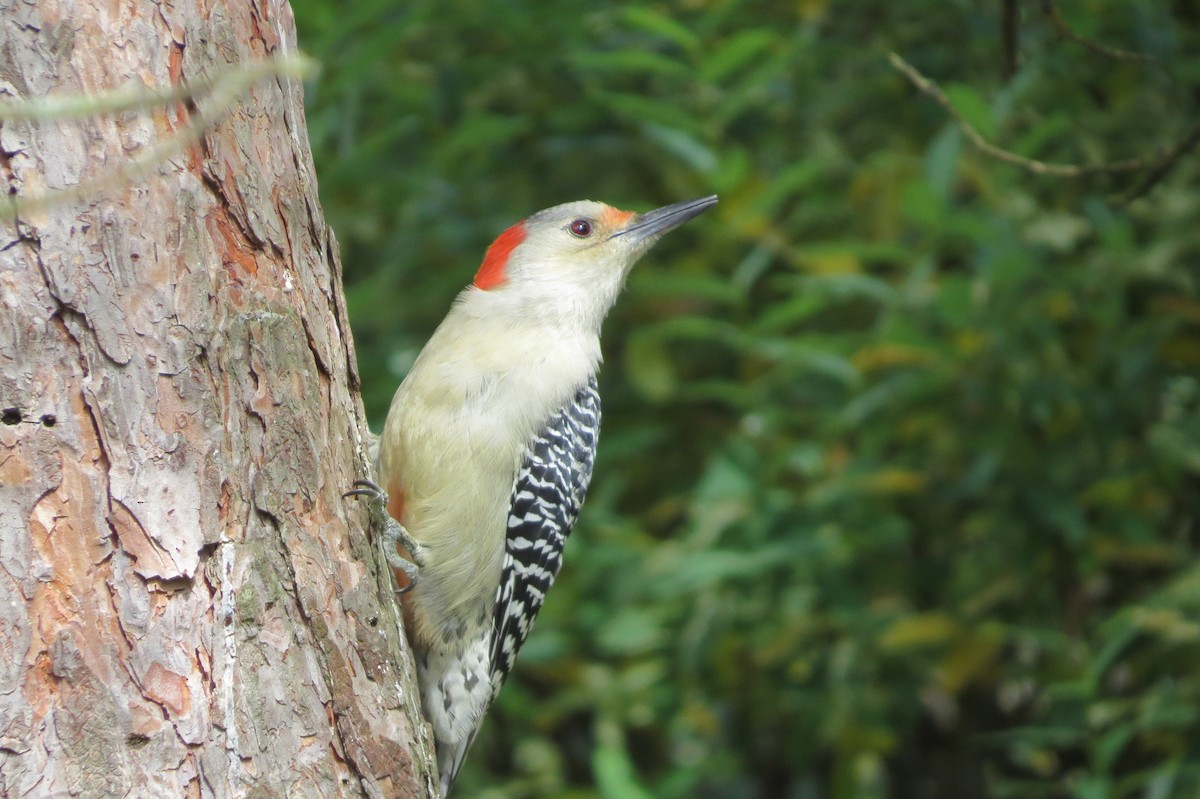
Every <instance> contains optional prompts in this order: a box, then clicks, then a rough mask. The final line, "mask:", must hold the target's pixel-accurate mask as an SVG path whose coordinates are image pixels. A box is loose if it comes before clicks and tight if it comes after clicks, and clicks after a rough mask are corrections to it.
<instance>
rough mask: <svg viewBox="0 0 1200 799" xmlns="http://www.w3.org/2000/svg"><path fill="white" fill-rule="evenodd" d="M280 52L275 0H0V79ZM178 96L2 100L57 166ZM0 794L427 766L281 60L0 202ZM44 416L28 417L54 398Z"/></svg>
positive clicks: (393, 779)
mask: <svg viewBox="0 0 1200 799" xmlns="http://www.w3.org/2000/svg"><path fill="white" fill-rule="evenodd" d="M294 51H295V35H294V27H293V21H292V17H291V11H290V9H289V8H288V7H287V6H286V4H284V3H282V2H281V0H263V1H262V2H258V1H255V2H251V0H227V1H224V2H204V1H203V0H199V1H197V0H176V2H175V3H174V4H167V3H155V2H150V1H149V0H123V1H122V2H117V0H79V2H70V0H36V2H34V1H33V0H27V1H26V2H18V1H15V0H0V96H10V97H25V98H28V97H39V96H43V95H47V94H52V93H68V94H87V93H94V92H98V91H101V90H105V89H112V88H116V87H120V86H123V85H126V84H127V83H128V82H129V81H131V80H134V81H137V82H139V83H141V84H144V85H147V86H165V85H169V84H178V83H179V82H181V81H190V80H195V79H198V78H203V77H205V76H211V75H212V74H214V73H215V72H216V71H219V70H222V69H225V68H227V67H229V66H230V65H233V64H237V63H244V62H247V61H250V60H253V59H261V58H264V57H267V56H269V55H271V54H275V53H280V52H294ZM190 116H191V115H190V112H189V107H188V106H187V105H186V104H184V103H178V104H175V105H173V106H170V107H165V108H159V109H157V110H154V111H152V112H145V113H137V114H133V113H127V114H115V115H110V116H107V117H101V118H90V119H86V120H83V121H78V120H75V121H55V122H46V121H41V122H30V123H16V122H9V123H5V124H4V125H3V126H2V127H0V150H2V151H3V154H2V155H0V180H2V181H3V183H4V185H5V186H6V188H8V189H9V190H10V191H11V192H15V193H19V194H21V195H28V194H32V193H39V192H45V191H54V190H69V189H72V188H73V187H75V186H77V185H79V183H80V181H85V180H89V179H91V178H93V177H95V176H97V175H99V174H101V173H102V172H104V170H106V169H111V168H112V166H113V165H114V164H119V163H121V162H123V161H125V160H127V159H130V158H133V157H136V156H137V155H138V154H139V153H142V152H145V151H146V150H147V148H150V147H153V146H155V144H156V143H158V142H160V141H161V140H162V139H163V138H164V137H166V136H170V135H172V134H173V133H174V132H176V131H178V130H180V129H182V128H183V127H185V126H187V125H188V123H189V118H190ZM0 307H2V310H0V408H2V409H8V411H7V412H6V413H5V414H4V419H3V421H4V422H5V423H4V424H0V796H6V797H7V796H13V797H24V796H63V795H70V796H161V797H175V796H218V797H224V796H289V797H294V796H295V797H300V796H312V797H318V796H320V797H333V796H364V795H365V796H404V797H414V796H425V795H428V794H429V793H431V792H432V790H433V789H432V787H431V785H432V778H433V775H435V773H436V772H435V768H434V766H433V765H432V763H431V760H430V757H429V752H430V744H429V740H428V737H427V733H426V728H425V725H424V724H423V722H422V721H421V715H420V712H419V708H418V706H417V700H416V694H415V692H414V691H412V690H411V686H412V685H413V684H414V683H413V677H412V669H411V664H410V659H409V657H408V654H407V651H406V649H405V644H404V639H403V635H402V632H401V627H400V624H401V622H400V619H399V617H398V614H397V612H396V609H395V602H394V598H393V596H392V595H391V586H390V579H391V578H390V575H389V574H387V573H386V572H384V571H383V570H381V569H380V568H379V565H378V564H379V560H378V557H377V554H376V553H377V550H376V549H375V548H374V547H373V546H372V545H371V544H370V542H369V535H368V521H367V514H366V513H365V512H364V510H363V509H362V507H360V506H359V505H356V504H353V503H348V502H346V501H344V500H343V499H342V498H341V496H340V495H341V492H342V491H344V490H345V489H346V488H347V487H348V486H349V484H350V481H351V480H353V479H354V478H355V477H356V476H360V475H362V474H364V473H365V470H366V465H365V442H364V438H363V436H364V434H365V430H366V427H365V424H364V417H363V412H362V407H361V403H360V402H359V401H358V399H357V394H356V392H355V391H354V389H355V388H356V384H357V375H356V372H355V365H354V364H355V358H354V349H353V344H352V342H351V338H350V331H349V327H348V325H347V319H346V311H345V307H344V304H343V297H342V292H341V268H340V264H339V261H338V253H337V247H336V243H335V241H334V238H333V235H332V233H331V232H330V231H329V230H328V228H327V227H326V226H325V222H324V220H323V218H322V215H321V209H320V206H319V204H318V201H317V191H316V181H315V178H314V172H313V165H312V161H311V157H310V153H309V148H308V140H307V134H306V132H305V125H304V116H303V110H302V89H301V87H300V86H299V85H297V84H296V82H294V81H287V80H282V79H272V80H267V81H262V82H259V83H258V84H256V85H255V86H254V87H253V88H252V89H251V91H250V92H249V94H248V95H247V96H245V97H244V98H243V100H242V101H241V103H239V104H238V105H237V106H236V107H234V108H232V109H230V111H229V113H227V114H226V115H225V116H223V117H222V118H221V120H220V121H219V122H218V123H217V124H216V125H215V126H214V127H213V128H212V129H211V130H210V131H209V132H208V134H207V135H206V137H205V138H204V140H203V142H202V144H200V145H199V146H196V147H192V148H190V149H189V150H188V151H187V152H186V153H185V154H183V155H180V156H179V157H176V158H173V159H171V160H169V161H168V162H166V163H164V164H162V165H161V166H159V167H158V168H157V169H156V170H154V171H153V172H152V173H151V174H149V175H148V176H145V177H140V178H138V179H137V180H136V181H133V182H128V181H127V182H124V183H123V184H122V185H118V186H115V187H112V188H109V189H107V190H104V191H103V192H101V193H99V194H96V195H94V196H88V197H85V198H83V199H81V200H79V201H76V202H70V203H67V204H63V205H59V206H55V207H52V208H50V209H49V210H44V211H35V212H32V213H28V214H25V215H24V216H22V217H21V218H20V219H13V218H11V217H9V218H5V219H0ZM51 422H53V423H52V424H51Z"/></svg>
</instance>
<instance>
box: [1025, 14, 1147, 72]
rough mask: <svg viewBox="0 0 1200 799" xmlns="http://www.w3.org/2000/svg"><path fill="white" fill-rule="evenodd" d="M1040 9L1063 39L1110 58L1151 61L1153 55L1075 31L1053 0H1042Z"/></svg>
mask: <svg viewBox="0 0 1200 799" xmlns="http://www.w3.org/2000/svg"><path fill="white" fill-rule="evenodd" d="M1042 11H1043V12H1044V13H1045V14H1046V16H1047V17H1049V19H1050V22H1051V23H1053V25H1054V29H1055V30H1056V31H1058V35H1059V36H1061V37H1063V38H1064V39H1069V40H1071V41H1073V42H1075V43H1076V44H1081V45H1083V46H1084V47H1086V48H1087V49H1089V50H1091V51H1092V52H1093V53H1099V54H1100V55H1102V56H1105V57H1107V58H1112V59H1115V60H1117V61H1142V62H1146V61H1153V60H1154V57H1153V56H1148V55H1144V54H1142V53H1133V52H1130V51H1129V50H1121V49H1119V48H1117V47H1109V46H1108V45H1106V44H1101V43H1100V42H1098V41H1096V40H1095V39H1089V38H1088V37H1087V36H1084V35H1083V34H1082V33H1078V32H1076V30H1075V29H1074V28H1072V27H1071V26H1070V24H1069V23H1068V22H1067V21H1066V20H1065V19H1064V18H1063V15H1062V14H1061V13H1060V12H1059V10H1058V6H1056V5H1055V4H1054V0H1042Z"/></svg>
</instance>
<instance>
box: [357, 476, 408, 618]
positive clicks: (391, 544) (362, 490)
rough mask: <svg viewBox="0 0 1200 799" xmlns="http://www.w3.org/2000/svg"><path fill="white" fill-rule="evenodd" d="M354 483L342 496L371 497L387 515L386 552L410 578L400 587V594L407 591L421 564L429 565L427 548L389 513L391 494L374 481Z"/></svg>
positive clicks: (385, 529)
mask: <svg viewBox="0 0 1200 799" xmlns="http://www.w3.org/2000/svg"><path fill="white" fill-rule="evenodd" d="M353 485H354V488H353V489H351V490H350V491H347V492H346V493H344V494H342V497H343V498H345V499H349V498H350V497H367V498H368V499H369V500H370V501H371V503H372V504H373V505H375V506H376V507H377V508H378V509H379V510H380V511H382V513H383V518H384V519H385V520H386V523H385V524H384V528H383V542H382V543H383V554H384V557H385V558H386V559H387V562H388V565H389V566H391V567H392V568H393V569H398V570H399V571H401V572H403V573H404V576H405V577H407V578H408V583H407V584H406V585H405V586H404V587H403V588H398V589H396V593H397V594H407V593H408V592H409V591H411V590H413V588H415V587H416V585H417V576H418V575H419V573H420V571H421V567H422V566H424V565H425V547H423V546H421V545H420V544H418V543H417V542H416V541H415V540H414V539H413V537H412V536H411V535H409V533H408V530H405V529H404V525H402V524H400V522H398V521H396V520H395V519H393V518H392V517H391V515H390V514H389V513H388V509H387V507H388V494H387V491H384V490H383V488H382V487H381V486H380V485H379V484H378V483H376V482H374V481H372V480H355V481H354V484H353ZM397 545H399V546H402V547H404V549H406V550H407V551H408V553H409V555H410V556H411V558H412V560H409V559H408V558H404V557H401V555H400V553H399V552H397V551H396V547H397Z"/></svg>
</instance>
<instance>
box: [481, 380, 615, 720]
mask: <svg viewBox="0 0 1200 799" xmlns="http://www.w3.org/2000/svg"><path fill="white" fill-rule="evenodd" d="M599 434H600V395H599V393H598V391H597V387H596V378H595V377H594V376H593V377H592V378H591V379H590V380H589V381H588V383H587V385H585V386H581V387H580V388H579V390H578V391H577V392H575V396H574V397H573V398H572V400H571V401H570V402H568V403H567V405H566V406H565V407H564V408H563V409H562V410H561V411H559V412H558V413H556V414H555V415H554V416H552V417H550V420H549V421H548V422H547V423H546V427H545V429H543V430H542V431H541V432H540V433H539V434H538V435H537V436H535V437H534V439H533V441H531V442H530V443H529V446H528V447H526V449H525V459H524V462H523V463H522V464H521V468H520V470H519V471H518V472H517V479H516V481H515V482H514V483H513V491H512V501H511V503H510V504H511V509H510V511H509V516H508V537H507V540H506V541H505V553H504V571H503V574H502V575H501V577H500V588H499V590H498V593H497V596H496V615H495V617H494V619H493V638H492V697H493V698H495V696H496V694H497V693H498V692H499V690H500V686H501V685H503V684H504V679H505V678H506V677H507V676H508V673H509V672H510V671H511V670H512V667H513V662H514V661H515V660H516V659H517V652H518V651H519V650H520V649H521V645H522V644H524V643H525V638H526V637H527V636H528V635H529V630H530V629H531V628H532V627H533V620H534V618H535V617H536V616H537V613H538V611H539V610H541V608H542V602H543V601H544V600H545V598H546V592H547V591H549V590H550V586H551V585H552V584H553V583H554V577H555V576H556V575H557V574H558V570H559V567H560V566H562V551H563V545H564V544H565V543H566V541H567V536H568V535H570V533H571V528H572V527H574V526H575V520H576V519H577V518H579V508H580V506H581V505H583V498H584V495H585V494H586V493H587V487H588V482H589V481H590V480H591V479H592V462H593V460H594V459H595V456H596V440H597V437H598V436H599Z"/></svg>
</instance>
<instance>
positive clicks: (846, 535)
mask: <svg viewBox="0 0 1200 799" xmlns="http://www.w3.org/2000/svg"><path fill="white" fill-rule="evenodd" d="M1044 5H1045V4H1044V3H1041V2H1032V1H1029V2H1023V3H1020V4H1016V3H1011V4H1010V3H1005V2H1000V0H997V1H996V2H990V3H975V2H965V1H964V0H959V1H958V2H943V3H937V4H918V3H897V2H887V1H886V0H849V1H848V2H840V3H833V2H822V0H799V1H798V2H790V3H762V2H760V3H753V2H700V0H692V1H691V2H664V3H653V4H638V5H632V4H627V5H620V4H606V3H582V2H576V1H575V0H567V1H566V2H563V1H562V0H557V1H556V2H547V0H537V1H536V2H521V3H518V2H468V1H466V0H449V1H447V0H438V1H437V2H434V0H413V1H412V2H404V3H398V2H383V1H382V0H357V2H355V3H353V4H347V3H344V2H341V0H294V2H293V6H294V7H295V11H296V17H297V21H298V23H299V26H300V31H301V41H302V45H303V47H304V48H305V49H306V50H307V51H308V52H310V53H311V54H313V55H315V56H316V57H318V58H319V59H321V61H323V62H324V67H325V69H324V73H323V75H322V77H321V78H320V79H319V80H318V81H317V82H316V83H315V84H313V85H312V86H310V98H309V106H308V120H309V126H310V131H311V134H312V139H313V145H314V148H315V151H316V157H317V166H318V172H319V174H320V176H321V195H322V198H323V202H324V205H325V211H326V214H327V216H328V217H329V219H330V221H331V222H332V223H333V225H334V227H335V229H336V230H337V233H338V237H339V239H340V241H341V245H342V250H343V255H344V259H345V264H346V278H347V290H348V292H349V297H350V302H351V308H350V310H351V317H352V318H353V320H354V323H355V337H356V343H357V346H358V352H359V357H360V362H361V369H362V374H363V379H364V381H365V387H364V393H365V397H366V400H367V405H368V409H369V411H370V412H371V414H372V419H373V424H374V426H375V427H376V428H378V427H379V426H381V424H382V420H383V414H384V413H385V412H386V407H387V403H388V400H389V399H390V397H391V394H392V392H393V391H394V389H395V386H396V385H397V384H398V382H399V380H400V378H401V377H402V376H403V375H404V373H405V371H406V369H407V368H408V366H409V364H410V363H411V362H412V359H413V358H414V357H415V355H416V352H417V351H418V349H419V348H420V346H421V344H422V343H423V341H424V340H425V338H426V337H427V336H428V335H429V333H430V332H431V331H432V329H433V327H434V326H435V325H436V324H437V322H438V321H439V320H440V319H441V317H442V315H443V314H444V313H445V311H446V308H447V306H448V304H449V302H450V300H451V299H452V297H453V296H454V294H455V293H456V292H457V291H458V289H459V288H461V287H462V286H463V285H465V284H466V283H467V282H468V281H469V280H470V278H471V276H472V275H473V273H474V271H475V268H476V266H477V265H478V263H479V260H480V258H481V255H482V252H483V250H484V248H485V247H486V246H487V244H488V242H489V241H490V240H491V239H492V238H493V237H494V236H495V235H496V234H498V233H499V232H500V231H501V230H503V229H504V228H505V227H506V226H508V225H509V224H511V223H512V222H514V221H516V220H517V219H520V218H522V217H524V216H526V215H527V214H529V213H530V212H532V211H535V210H537V209H539V208H542V207H545V206H548V205H553V204H556V203H559V202H564V201H567V200H573V199H579V198H584V197H588V198H592V199H598V200H604V201H607V202H610V203H613V204H615V205H618V206H621V207H625V208H630V209H633V210H647V209H649V208H652V207H655V206H658V205H662V204H666V203H669V202H674V201H677V200H681V199H687V198H691V197H697V196H701V195H704V194H709V193H712V192H717V193H719V194H720V195H721V204H720V205H719V206H718V207H717V208H716V209H714V210H713V211H712V212H709V213H708V214H705V215H704V216H702V217H700V218H698V219H697V220H695V221H694V222H692V223H691V224H689V225H688V226H687V227H686V228H684V229H683V230H681V231H679V232H677V233H674V234H672V235H671V236H670V237H668V238H667V239H666V240H664V241H663V243H662V244H661V245H659V247H658V248H657V249H656V250H655V251H654V252H652V253H651V255H650V256H648V257H647V258H646V259H645V260H644V261H643V263H642V264H641V265H640V266H639V267H638V268H637V269H636V270H635V272H634V274H633V276H632V278H631V280H630V284H629V289H628V291H627V292H626V294H625V296H624V297H623V298H622V301H621V303H620V304H619V306H618V308H617V310H616V311H615V312H614V314H613V316H612V318H610V320H609V322H608V325H607V327H606V330H605V351H606V356H607V357H606V363H605V368H604V370H603V373H602V375H601V383H602V391H603V394H604V397H605V429H604V435H603V437H602V440H601V441H602V443H601V452H600V457H599V463H598V467H597V478H596V481H595V483H594V484H593V492H592V494H591V497H590V498H589V500H588V505H587V507H586V508H585V511H584V515H583V519H582V521H581V523H580V525H579V527H578V528H577V531H576V535H575V536H573V538H572V540H571V543H570V545H569V547H568V551H567V558H566V566H565V568H564V570H563V573H562V575H561V576H560V578H559V583H558V585H557V586H556V588H555V590H554V592H553V593H552V594H551V595H550V600H549V602H548V604H547V605H546V608H545V610H544V611H543V612H542V615H541V618H540V619H539V621H538V626H537V628H536V630H535V632H534V634H533V636H532V638H531V639H530V641H529V643H528V644H527V645H526V648H525V650H524V652H523V654H522V658H521V660H520V661H519V663H518V667H517V671H516V674H515V676H514V678H513V679H512V680H511V681H510V682H509V684H508V686H507V687H506V688H505V690H504V692H503V693H502V695H501V697H500V700H499V702H498V704H497V706H496V707H495V708H494V710H493V712H492V713H491V715H490V717H489V721H488V722H487V723H486V724H485V726H484V729H483V732H482V734H481V736H480V739H479V741H478V743H477V744H476V747H475V750H474V753H473V756H472V757H471V758H470V760H469V761H468V764H467V770H466V772H465V773H464V776H463V779H462V780H461V782H460V787H459V789H458V790H457V791H456V792H457V793H459V795H461V796H482V797H511V798H512V799H519V798H520V797H539V798H541V797H549V798H551V799H567V798H568V797H570V798H571V799H585V798H587V799H590V798H591V797H606V799H643V797H669V798H675V797H678V798H680V799H682V798H683V797H795V798H796V799H810V798H812V799H816V798H817V797H835V798H836V799H850V797H856V798H857V797H862V798H863V799H867V798H868V797H930V798H931V799H932V798H937V799H943V798H944V799H952V798H953V799H958V798H959V797H997V798H999V797H1079V798H1080V799H1105V798H1107V797H1161V798H1163V799H1165V798H1167V797H1194V796H1196V795H1197V794H1196V791H1197V786H1198V785H1200V715H1198V714H1200V708H1198V704H1197V703H1198V701H1200V669H1198V668H1197V663H1198V658H1200V617H1198V611H1200V564H1198V562H1197V560H1196V552H1197V549H1198V547H1200V540H1198V539H1200V531H1198V530H1197V526H1196V518H1197V511H1198V505H1200V382H1198V381H1197V377H1196V375H1197V368H1198V367H1200V285H1198V284H1200V191H1198V188H1200V187H1198V185H1197V174H1198V166H1197V156H1196V155H1195V154H1192V155H1190V157H1189V156H1184V157H1181V158H1180V159H1179V160H1178V161H1177V162H1175V163H1174V164H1173V165H1172V166H1171V168H1170V169H1169V170H1168V171H1167V173H1166V174H1165V176H1164V177H1163V178H1162V180H1161V181H1160V182H1158V183H1157V184H1156V185H1154V186H1153V187H1151V188H1150V189H1149V191H1148V192H1147V193H1146V196H1145V197H1143V198H1141V199H1138V200H1136V201H1134V202H1132V203H1125V202H1124V201H1123V199H1124V198H1126V197H1128V196H1129V195H1130V194H1131V193H1132V192H1135V191H1136V190H1138V188H1139V186H1141V185H1142V184H1143V183H1144V182H1145V181H1146V180H1147V178H1148V177H1149V176H1150V172H1151V170H1145V169H1143V170H1141V171H1136V172H1133V173H1131V174H1125V175H1109V174H1105V173H1103V172H1101V173H1099V174H1096V175H1093V176H1090V177H1086V178H1083V179H1066V178H1056V177H1045V176H1037V175H1033V174H1030V173H1029V172H1028V171H1026V170H1024V169H1021V168H1018V167H1014V166H1012V165H1008V164H1005V163H1002V162H1000V161H998V160H995V159H993V158H990V157H988V156H985V155H983V154H981V153H979V152H978V151H977V150H975V149H974V148H973V147H972V146H971V145H970V143H969V142H967V141H966V139H965V138H964V136H963V134H962V132H961V130H960V128H959V126H958V124H957V123H956V122H955V121H954V120H953V118H952V117H950V116H949V114H948V113H947V111H946V110H945V109H943V108H941V107H939V106H938V105H937V104H936V103H935V102H934V101H933V100H931V99H930V98H929V97H927V96H926V95H923V94H920V93H918V92H916V91H915V90H914V88H913V87H912V85H911V84H910V83H909V82H908V81H907V80H906V79H905V78H904V77H903V76H901V75H900V74H899V73H898V72H897V71H895V70H894V69H893V68H892V66H891V65H890V64H889V62H888V59H887V53H888V52H889V51H890V50H895V51H897V52H898V53H900V54H901V55H903V56H904V57H905V58H906V59H908V60H909V61H911V62H912V63H913V64H914V65H915V66H916V67H917V68H918V69H920V70H921V71H922V72H924V73H925V74H927V75H928V76H930V77H931V78H933V79H935V80H937V81H938V82H939V83H940V84H941V85H942V87H943V89H944V90H946V92H947V93H948V94H949V96H950V97H951V99H952V100H953V102H954V104H955V106H956V108H958V109H959V111H960V113H961V114H962V115H963V116H964V117H965V118H966V119H967V120H969V121H970V122H971V124H973V125H974V126H975V127H977V128H978V129H979V131H980V132H981V133H982V134H984V135H985V136H987V137H989V138H990V139H992V140H993V141H995V142H997V143H998V144H1000V145H1001V146H1003V147H1005V148H1006V149H1009V150H1011V151H1013V152H1016V153H1019V154H1022V155H1025V156H1028V157H1031V158H1035V159H1040V160H1043V161H1052V162H1063V163H1081V164H1104V163H1108V162H1112V161H1116V160H1121V159H1127V158H1146V159H1148V160H1153V159H1154V158H1155V155H1156V153H1157V152H1158V151H1159V150H1160V149H1161V148H1165V147H1169V146H1171V145H1173V144H1174V143H1176V142H1178V141H1180V140H1181V139H1183V138H1184V137H1185V136H1186V135H1187V134H1188V131H1189V130H1190V129H1191V128H1192V127H1193V126H1194V125H1196V124H1197V122H1198V121H1200V114H1198V113H1197V101H1198V99H1200V28H1198V23H1200V9H1198V6H1197V3H1195V2H1184V1H1182V0H1181V1H1179V2H1149V1H1146V0H1137V1H1136V2H1135V1H1134V0H1127V1H1126V2H1111V1H1109V2H1105V1H1103V0H1063V2H1062V4H1061V7H1060V8H1059V11H1060V12H1061V15H1062V18H1063V19H1064V20H1065V21H1066V22H1068V23H1069V24H1070V25H1071V26H1072V27H1073V29H1074V31H1075V32H1076V33H1078V34H1079V35H1080V36H1085V37H1090V38H1092V39H1094V40H1096V41H1098V42H1102V43H1104V44H1105V45H1107V46H1110V47H1114V48H1121V49H1124V50H1128V51H1132V52H1137V53H1142V54H1146V55H1148V56H1151V57H1152V58H1153V59H1154V60H1153V61H1150V62H1143V61H1137V60H1129V59H1122V58H1115V57H1112V56H1109V55H1105V54H1103V53H1100V52H1098V51H1097V48H1091V47H1089V46H1087V44H1086V43H1081V42H1078V41H1072V40H1070V39H1064V38H1063V37H1062V36H1060V34H1059V32H1058V31H1057V30H1056V28H1055V26H1054V25H1053V24H1052V21H1051V19H1050V17H1049V16H1048V15H1047V14H1046V13H1045V10H1044V7H1043V6H1044ZM1006 7H1012V8H1017V9H1018V11H1019V12H1020V13H1019V18H1017V19H1015V21H1016V23H1017V27H1016V28H1015V31H1016V37H1017V38H1016V40H1015V41H1016V49H1015V50H1014V49H1013V48H1012V46H1011V44H1012V42H1013V39H1012V37H1011V36H1010V37H1009V39H1008V42H1009V44H1007V45H1006V39H1005V35H1004V24H1003V19H1004V9H1005V8H1006ZM1014 53H1016V54H1019V57H1020V62H1019V68H1018V69H1017V70H1016V72H1015V74H1011V75H1009V74H1008V71H1007V70H1006V62H1008V61H1009V60H1010V59H1011V56H1012V55H1013V54H1014Z"/></svg>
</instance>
